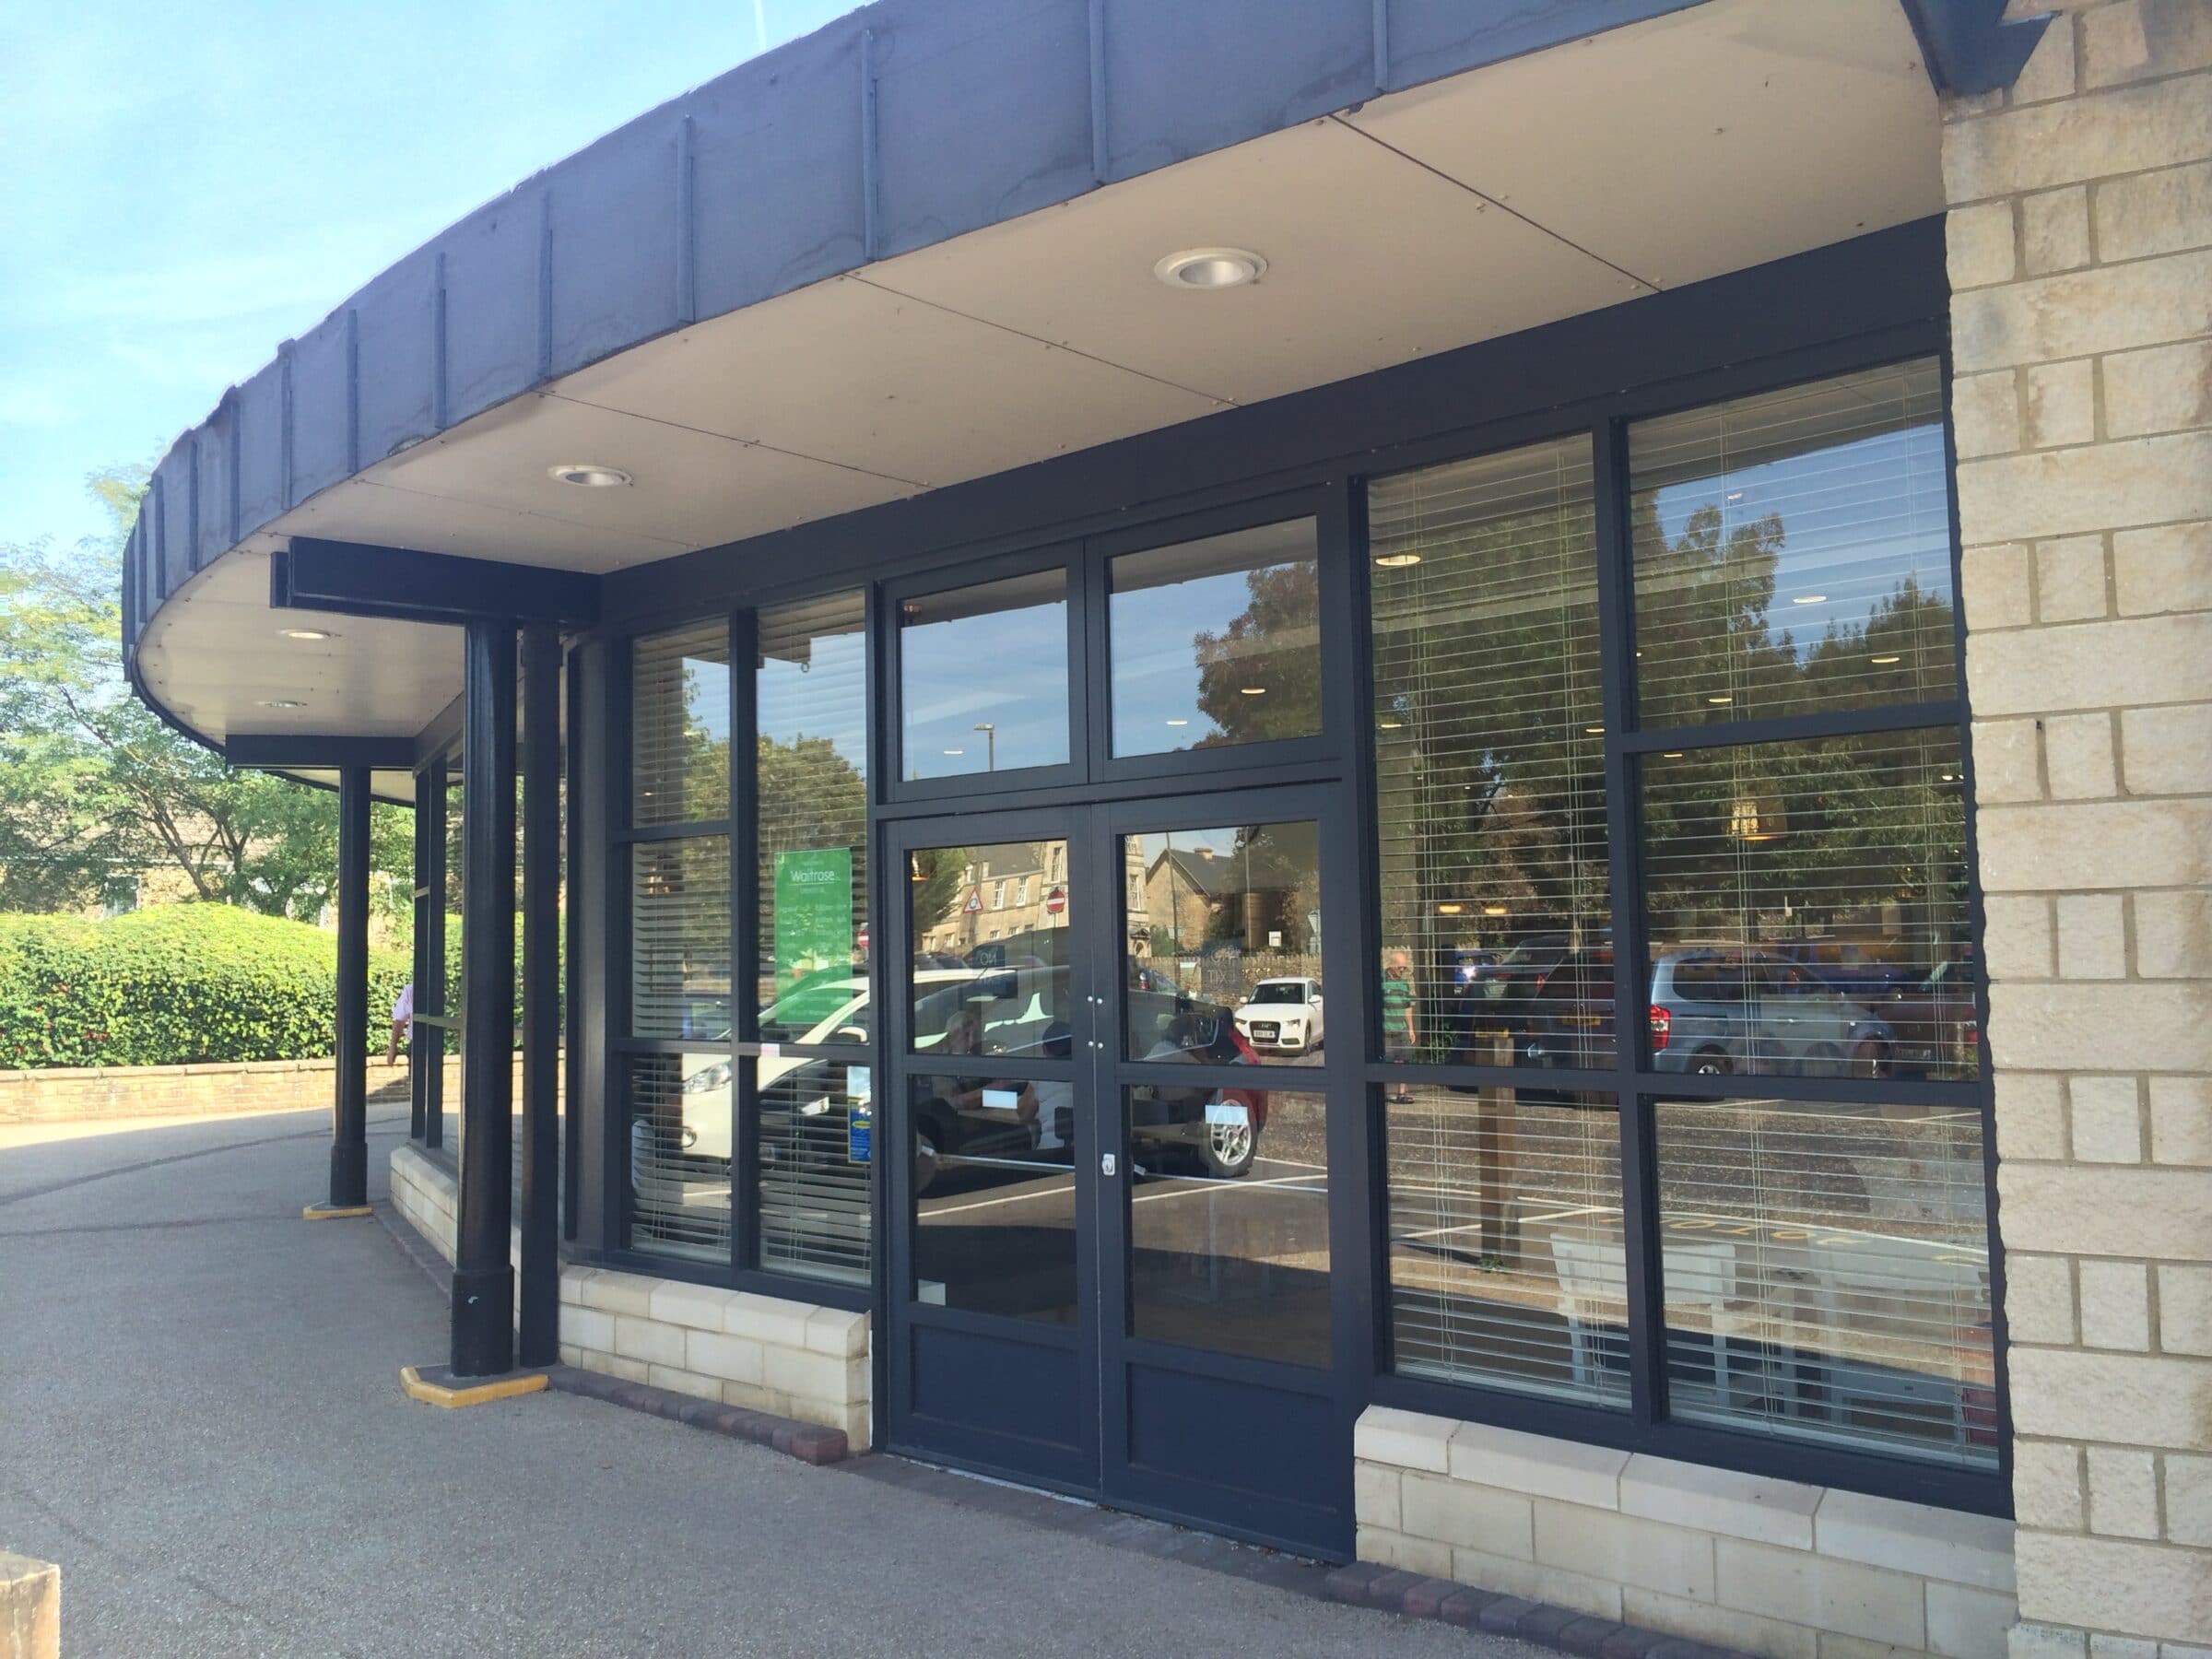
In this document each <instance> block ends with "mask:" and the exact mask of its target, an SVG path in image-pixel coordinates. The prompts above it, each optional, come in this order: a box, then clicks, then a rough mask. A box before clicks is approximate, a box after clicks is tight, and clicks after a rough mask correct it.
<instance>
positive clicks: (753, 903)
mask: <svg viewBox="0 0 2212 1659" xmlns="http://www.w3.org/2000/svg"><path fill="white" fill-rule="evenodd" d="M758 633H759V629H758V620H757V617H756V614H755V613H754V612H752V611H749V610H740V611H738V612H736V613H735V615H734V616H733V617H732V618H731V619H730V802H729V814H730V1034H731V1037H732V1038H733V1040H734V1041H735V1042H739V1043H751V1042H757V1041H759V1036H760V1030H759V1023H760V1009H759V1002H760V998H759V994H758V991H757V988H756V987H755V985H754V982H753V981H754V976H755V974H756V972H757V969H758V964H759V938H760V875H759V870H760V863H759V855H758V853H757V852H756V849H757V847H758V845H759V759H760V742H759V735H758V734H759V724H760V723H759V710H758V706H757V704H758V694H759V674H758V672H757V665H758V662H759V645H758ZM730 1112H731V1114H732V1119H731V1124H730V1137H731V1138H730V1149H731V1166H730V1249H731V1264H732V1265H733V1266H734V1267H735V1269H737V1270H738V1271H740V1272H742V1271H745V1270H746V1269H747V1268H752V1267H757V1266H758V1265H759V1260H760V1203H759V1197H760V1137H759V1133H758V1130H759V1116H758V1113H759V1076H758V1062H756V1061H752V1060H740V1059H738V1058H737V1057H736V1050H735V1048H733V1050H732V1051H731V1059H730Z"/></svg>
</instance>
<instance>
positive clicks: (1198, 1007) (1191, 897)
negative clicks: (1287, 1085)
mask: <svg viewBox="0 0 2212 1659" xmlns="http://www.w3.org/2000/svg"><path fill="white" fill-rule="evenodd" d="M1122 862H1123V867H1124V873H1125V875H1126V877H1127V881H1126V885H1127V888H1128V891H1129V894H1130V901H1129V903H1128V905H1127V907H1126V909H1125V911H1124V916H1123V927H1124V939H1125V945H1124V950H1125V953H1126V954H1125V960H1124V992H1123V994H1124V1000H1125V1003H1126V1010H1127V1012H1126V1025H1127V1041H1128V1056H1129V1058H1130V1059H1132V1060H1180V1061H1191V1060H1197V1061H1212V1062H1214V1063H1216V1064H1224V1065H1226V1064H1231V1063H1233V1062H1234V1061H1235V1060H1237V1059H1238V1058H1239V1057H1240V1056H1243V1057H1247V1058H1257V1059H1265V1060H1290V1061H1294V1062H1296V1061H1304V1062H1306V1063H1308V1064H1312V1065H1319V1064H1320V1060H1319V1055H1318V1051H1319V1049H1320V1047H1321V1045H1322V1043H1323V1041H1324V1040H1325V1038H1324V1026H1323V999H1322V983H1321V841H1320V834H1319V831H1318V830H1317V829H1316V827H1315V826H1314V825H1313V824H1312V822H1310V821H1300V822H1291V823H1282V824H1244V825H1235V826H1230V827H1227V828H1223V829H1219V830H1165V831H1158V832H1155V833H1152V834H1148V835H1125V836H1124V837H1123V838H1122ZM1263 985H1265V986H1267V987H1268V994H1269V1000H1268V1001H1267V1002H1266V1003H1265V1004H1255V1003H1253V1000H1252V999H1253V996H1254V995H1255V994H1257V993H1258V991H1259V989H1260V987H1261V986H1263ZM1285 997H1288V998H1290V999H1292V1000H1291V1001H1290V1002H1285V1001H1283V1000H1282V999H1283V998H1285Z"/></svg>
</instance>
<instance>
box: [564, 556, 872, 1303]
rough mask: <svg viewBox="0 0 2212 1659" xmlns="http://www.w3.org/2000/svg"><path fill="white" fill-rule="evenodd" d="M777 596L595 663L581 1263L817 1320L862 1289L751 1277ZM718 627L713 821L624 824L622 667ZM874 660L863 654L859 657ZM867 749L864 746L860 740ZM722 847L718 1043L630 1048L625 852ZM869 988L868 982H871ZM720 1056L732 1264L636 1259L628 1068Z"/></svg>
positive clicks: (861, 1054)
mask: <svg viewBox="0 0 2212 1659" xmlns="http://www.w3.org/2000/svg"><path fill="white" fill-rule="evenodd" d="M854 586H855V584H854V583H853V582H830V583H826V584H823V585H822V586H820V587H818V588H817V589H814V590H812V592H813V593H815V594H832V593H838V592H844V591H851V590H852V589H853V587H854ZM783 597H785V595H782V594H779V595H777V597H776V600H764V601H763V602H762V604H761V606H737V607H735V608H729V607H721V606H717V607H714V608H712V609H709V610H705V611H700V612H694V613H691V614H689V615H687V616H678V617H668V618H655V619H653V621H651V622H648V623H640V624H638V625H636V626H634V627H629V628H625V629H622V630H621V631H620V632H619V633H617V634H611V635H609V636H608V638H607V644H608V647H609V649H608V650H607V652H606V674H607V678H608V684H607V688H606V693H607V694H606V699H605V700H604V705H603V706H604V707H606V710H607V711H608V712H609V716H610V717H609V719H608V720H607V723H606V724H607V731H606V752H607V767H606V777H605V778H604V779H603V780H601V782H602V793H601V799H602V801H603V803H604V805H605V810H606V822H607V823H608V825H609V826H610V827H609V829H608V831H607V836H606V848H605V856H604V857H603V858H602V859H600V860H599V861H598V863H597V865H596V868H597V869H598V870H599V871H600V872H602V880H603V883H604V887H603V891H604V892H605V894H606V900H605V902H606V915H607V921H608V926H607V930H606V964H605V977H604V983H605V986H606V993H605V996H606V1006H605V1017H606V1036H605V1045H604V1050H605V1055H606V1065H605V1067H604V1071H603V1075H602V1077H601V1078H600V1102H601V1111H602V1114H603V1117H604V1119H605V1122H604V1123H603V1124H602V1128H603V1129H604V1131H605V1134H604V1135H603V1138H602V1142H601V1145H602V1147H603V1148H604V1158H603V1168H604V1169H605V1170H606V1183H607V1184H606V1211H605V1214H606V1231H605V1236H606V1240H607V1241H608V1243H607V1245H606V1248H604V1249H601V1250H598V1251H594V1252H592V1253H590V1256H591V1259H592V1260H594V1261H595V1262H599V1263H602V1264H604V1265H606V1266H610V1267H618V1268H623V1269H626V1270H628V1271H629V1272H633V1273H639V1274H645V1275H649V1276H651V1277H655V1278H669V1279H680V1280H684V1281H687V1282H689V1283H693V1284H706V1285H714V1286H719V1287H722V1288H727V1289H735V1290H754V1291H759V1292H760V1293H761V1294H763V1295H768V1296H781V1297H790V1298H795V1299H797V1300H804V1301H811V1302H816V1303H818V1304H821V1305H823V1306H827V1307H840V1308H848V1309H852V1310H854V1311H860V1310H864V1309H865V1308H866V1307H867V1306H868V1305H869V1295H870V1292H869V1288H868V1287H867V1286H865V1285H843V1284H839V1283H837V1282H836V1281H834V1280H827V1279H817V1278H808V1277H804V1276H801V1275H796V1274H785V1273H782V1272H778V1271H775V1270H773V1269H770V1268H764V1267H762V1266H761V1265H760V1199H759V1176H760V1147H759V1134H758V1117H759V1088H758V1079H757V1077H756V1075H755V1067H754V1065H753V1064H752V1062H754V1061H756V1060H757V1059H758V1058H759V1053H760V1024H759V1020H760V1011H759V1007H758V1006H757V1003H758V998H757V996H756V995H755V994H754V992H753V990H752V988H751V975H750V967H749V965H750V964H751V963H752V962H753V960H754V955H755V939H756V935H758V932H759V909H760V895H759V874H758V865H759V859H758V857H757V848H758V844H759V842H758V830H759V820H758V817H757V815H756V813H755V810H754V800H755V790H756V787H757V781H756V777H755V773H756V771H757V759H758V756H757V732H756V728H757V726H758V724H759V722H758V720H757V718H756V714H757V685H756V681H755V677H754V662H755V658H756V655H757V640H758V633H757V629H756V623H755V618H756V614H757V611H758V610H759V609H760V608H766V607H767V606H770V605H772V604H774V603H776V602H777V601H778V600H781V599H782V598H783ZM717 617H719V618H721V620H722V624H723V629H724V636H723V637H724V641H726V643H727V646H728V650H729V658H730V660H729V668H728V673H729V699H730V782H729V798H728V802H727V807H726V810H725V812H724V816H723V817H721V818H705V819H700V820H698V821H696V822H688V823H681V824H653V825H648V826H644V827H639V826H636V825H633V824H632V823H631V822H630V809H631V799H632V797H631V791H630V755H629V733H630V725H629V722H630V713H631V700H630V665H631V660H632V659H631V652H632V649H633V647H634V646H635V645H636V643H637V642H638V641H641V640H644V639H648V638H651V637H652V636H653V635H654V634H659V633H666V632H669V631H671V630H674V629H683V628H696V627H698V626H700V624H701V623H704V622H709V621H712V620H713V619H714V618H717ZM871 656H872V653H871ZM872 674H873V667H872V664H871V679H870V682H869V685H868V688H867V697H868V700H869V707H870V712H871V718H872V717H873V712H874V709H875V706H876V700H877V696H876V694H877V688H876V685H875V683H874V680H873V677H872ZM870 747H871V748H873V747H875V743H874V740H873V739H871V745H870ZM712 836H721V837H724V838H726V840H727V841H728V846H729V860H730V937H729V950H730V1036H729V1038H728V1039H727V1040H726V1041H724V1042H721V1043H719V1044H718V1043H715V1042H712V1041H700V1040H698V1039H694V1038H677V1037H639V1036H635V1035H632V1034H631V1032H630V1006H629V924H630V914H629V892H630V888H629V872H630V859H631V856H632V849H634V848H636V847H638V846H641V845H647V844H653V843H657V842H666V841H687V840H700V839H704V838H708V837H712ZM870 977H871V978H873V977H874V975H873V974H872V973H871V976H870ZM712 1051H719V1052H724V1053H725V1057H726V1058H727V1059H728V1060H729V1062H730V1112H731V1122H730V1256H729V1261H728V1263H727V1264H726V1265H724V1266H721V1267H719V1268H718V1267H716V1266H713V1265H708V1264H705V1263H701V1262H698V1261H694V1260H689V1259H687V1258H684V1257H680V1256H665V1255H660V1254H657V1253H653V1252H652V1251H649V1250H641V1249H639V1248H637V1247H635V1246H633V1245H631V1244H630V1243H629V1230H630V1225H631V1222H632V1220H633V1219H634V1217H633V1213H632V1212H633V1203H632V1200H633V1196H634V1193H633V1189H632V1187H631V1184H630V1171H629V1134H628V1124H627V1123H626V1122H623V1121H620V1120H621V1119H622V1118H623V1116H624V1113H625V1109H626V1102H627V1099H628V1097H627V1093H626V1089H627V1087H628V1078H627V1073H628V1070H629V1065H630V1063H631V1062H632V1061H633V1060H635V1059H637V1058H638V1057H639V1056H641V1055H650V1054H677V1053H688V1054H697V1053H703V1052H712ZM781 1052H782V1053H786V1054H791V1055H796V1056H799V1057H802V1058H823V1059H833V1060H841V1061H847V1062H865V1061H866V1060H867V1059H868V1058H869V1057H870V1056H871V1055H872V1053H873V1050H872V1048H870V1047H863V1046H859V1045H853V1044H838V1045H829V1044H820V1043H785V1044H783V1045H782V1049H781Z"/></svg>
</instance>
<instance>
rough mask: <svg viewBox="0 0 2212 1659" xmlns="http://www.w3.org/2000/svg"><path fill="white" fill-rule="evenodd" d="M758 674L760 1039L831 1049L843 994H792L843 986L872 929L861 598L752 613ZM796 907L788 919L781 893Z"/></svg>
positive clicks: (839, 597)
mask: <svg viewBox="0 0 2212 1659" xmlns="http://www.w3.org/2000/svg"><path fill="white" fill-rule="evenodd" d="M756 685H757V688H758V725H759V731H758V734H757V742H756V755H757V761H756V764H757V766H758V772H757V776H758V780H759V782H758V801H759V805H758V808H757V823H758V834H759V874H758V881H759V904H760V918H759V929H760V936H759V957H760V968H761V970H762V980H761V982H760V983H759V986H758V987H757V991H758V994H759V1001H760V1006H761V1007H762V1008H763V1010H764V1013H763V1016H762V1018H761V1022H760V1035H761V1037H762V1039H763V1040H765V1041H785V1042H837V1041H846V1039H841V1037H840V1036H839V1034H838V1033H839V1030H841V1028H842V1026H843V1024H844V1022H839V1021H833V1022H831V1024H830V1026H828V1027H826V1028H824V1029H820V1030H818V1029H817V1028H818V1027H819V1026H821V1021H822V1018H823V1016H824V1014H825V1013H826V1012H829V1011H834V1010H835V1009H836V1008H837V1007H838V1006H841V1005H842V1004H843V1002H844V1001H845V1000H846V999H845V998H844V997H843V996H842V995H839V994H832V995H827V996H810V995H806V994H800V995H796V996H794V995H792V992H793V991H794V989H795V988H797V987H800V986H802V985H804V984H806V982H810V981H819V980H821V979H822V978H824V976H833V977H836V978H841V979H843V978H851V977H853V976H854V975H856V974H857V973H859V972H861V971H862V964H864V963H865V959H866V955H867V952H866V948H865V944H864V939H865V934H866V931H867V924H868V905H867V893H868V877H867V841H868V836H867V824H868V784H867V769H868V680H867V613H866V607H865V604H864V602H863V600H862V596H861V595H860V594H858V593H844V594H829V595H826V596H824V597H822V598H819V599H809V600H806V601H804V602H803V603H800V604H796V605H784V606H772V607H771V608H769V609H766V610H763V611H761V612H760V614H759V662H758V665H757V670H756ZM786 892H788V893H790V894H792V895H794V897H797V898H799V899H800V900H801V903H800V906H799V908H798V909H796V910H794V912H792V913H791V914H788V915H786V914H784V913H782V912H781V911H780V910H779V908H778V907H779V900H780V897H781V895H782V894H783V893H786Z"/></svg>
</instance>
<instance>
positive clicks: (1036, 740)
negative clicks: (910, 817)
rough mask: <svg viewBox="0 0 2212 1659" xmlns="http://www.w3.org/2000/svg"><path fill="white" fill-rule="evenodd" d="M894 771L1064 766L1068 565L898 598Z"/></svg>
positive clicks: (952, 772) (951, 773) (924, 773)
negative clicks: (897, 708) (896, 765)
mask: <svg viewBox="0 0 2212 1659" xmlns="http://www.w3.org/2000/svg"><path fill="white" fill-rule="evenodd" d="M899 664H900V725H899V731H900V747H901V750H902V751H903V752H902V755H901V765H900V776H901V777H903V778H905V779H907V780H908V781H909V782H912V781H914V780H917V779H922V778H957V777H961V776H964V775H965V774H967V773H970V772H1000V771H1024V770H1027V769H1029V768H1031V767H1039V766H1065V765H1066V764H1067V740H1068V728H1067V689H1068V649H1067V571H1066V570H1065V567H1058V566H1055V567H1053V569H1050V570H1043V571H1030V572H1029V573H1028V574H1026V575H1021V576H1013V577H1008V578H1006V580H1004V581H1001V582H982V583H979V584H978V585H976V586H974V587H963V588H951V589H947V590H946V591H945V592H942V593H935V594H918V595H916V596H915V597H913V598H911V599H907V600H904V601H902V602H901V603H900V606H899Z"/></svg>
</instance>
